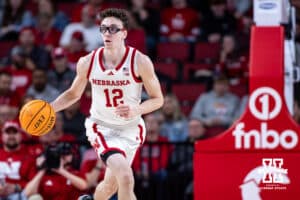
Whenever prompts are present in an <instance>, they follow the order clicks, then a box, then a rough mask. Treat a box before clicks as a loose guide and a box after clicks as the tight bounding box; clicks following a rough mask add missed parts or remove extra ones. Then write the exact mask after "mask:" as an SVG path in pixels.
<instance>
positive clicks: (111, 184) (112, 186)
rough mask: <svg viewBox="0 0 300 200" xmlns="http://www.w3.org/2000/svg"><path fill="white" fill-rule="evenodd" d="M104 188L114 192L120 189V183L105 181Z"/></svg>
mask: <svg viewBox="0 0 300 200" xmlns="http://www.w3.org/2000/svg"><path fill="white" fill-rule="evenodd" d="M104 188H105V190H106V191H107V192H108V193H109V194H113V193H115V192H116V191H117V189H118V184H117V183H116V182H104Z"/></svg>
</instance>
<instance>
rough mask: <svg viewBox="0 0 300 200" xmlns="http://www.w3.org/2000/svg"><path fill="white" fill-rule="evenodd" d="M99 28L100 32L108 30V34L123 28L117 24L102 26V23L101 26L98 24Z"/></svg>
mask: <svg viewBox="0 0 300 200" xmlns="http://www.w3.org/2000/svg"><path fill="white" fill-rule="evenodd" d="M99 30H100V32H101V33H102V34H104V33H106V31H108V32H109V34H115V33H117V32H119V31H122V30H124V28H118V27H117V26H104V25H102V26H100V28H99Z"/></svg>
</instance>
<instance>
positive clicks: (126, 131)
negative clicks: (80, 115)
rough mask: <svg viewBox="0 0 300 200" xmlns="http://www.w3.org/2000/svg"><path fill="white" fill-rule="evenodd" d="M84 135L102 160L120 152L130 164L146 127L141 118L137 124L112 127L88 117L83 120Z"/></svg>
mask: <svg viewBox="0 0 300 200" xmlns="http://www.w3.org/2000/svg"><path fill="white" fill-rule="evenodd" d="M85 128H86V135H87V138H88V140H89V142H90V144H91V145H92V146H93V148H94V149H95V151H96V153H97V155H98V157H99V158H101V159H102V160H103V161H104V162H106V159H107V158H108V157H109V156H110V155H111V154H113V153H121V154H123V155H124V156H125V157H126V160H127V161H128V162H129V163H130V164H132V161H133V159H134V156H135V153H136V151H137V149H138V148H139V147H140V146H141V145H142V144H143V143H144V140H145V137H146V129H145V123H144V120H143V119H142V118H141V119H140V121H139V124H138V125H137V126H132V127H124V128H113V127H108V126H106V125H104V124H101V123H99V122H95V120H92V119H90V118H87V119H86V121H85Z"/></svg>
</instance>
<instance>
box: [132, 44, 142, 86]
mask: <svg viewBox="0 0 300 200" xmlns="http://www.w3.org/2000/svg"><path fill="white" fill-rule="evenodd" d="M135 54H136V49H133V51H132V56H131V61H130V68H131V74H132V76H133V79H134V81H135V82H137V83H141V82H142V79H141V77H138V76H137V75H136V70H137V64H136V59H135Z"/></svg>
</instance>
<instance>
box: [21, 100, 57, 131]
mask: <svg viewBox="0 0 300 200" xmlns="http://www.w3.org/2000/svg"><path fill="white" fill-rule="evenodd" d="M55 120H56V115H55V112H54V110H53V108H52V106H51V105H50V104H49V103H48V102H46V101H44V100H40V99H37V100H32V101H29V102H28V103H26V104H25V105H24V106H23V107H22V108H21V111H20V115H19V121H20V124H21V127H22V129H23V130H25V131H26V132H27V133H29V134H31V135H34V136H41V135H44V134H46V133H48V132H49V131H50V130H51V129H52V128H53V126H54V124H55Z"/></svg>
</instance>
